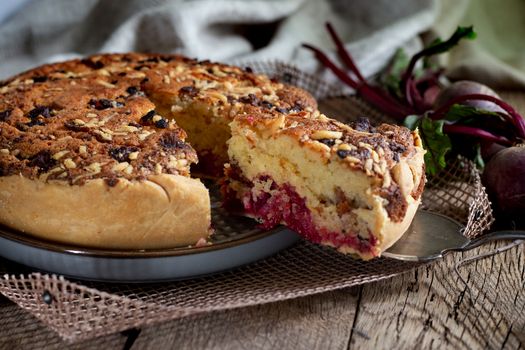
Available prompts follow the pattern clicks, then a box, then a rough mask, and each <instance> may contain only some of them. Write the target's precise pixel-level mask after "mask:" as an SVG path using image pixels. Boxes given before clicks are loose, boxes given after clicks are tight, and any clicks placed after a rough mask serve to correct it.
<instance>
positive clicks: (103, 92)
mask: <svg viewBox="0 0 525 350" xmlns="http://www.w3.org/2000/svg"><path fill="white" fill-rule="evenodd" d="M0 95H1V99H0V149H1V151H0V176H7V175H12V174H22V175H23V176H25V177H28V178H38V179H40V180H43V181H50V180H59V181H67V182H69V183H70V184H83V183H84V182H85V181H86V180H89V179H95V178H103V179H108V181H106V182H107V183H108V184H109V185H111V184H113V185H114V184H116V182H117V179H118V178H126V179H129V180H137V179H139V180H140V179H143V178H146V177H147V176H148V175H150V174H160V173H168V174H180V175H184V176H189V167H190V165H191V164H193V163H196V162H197V155H196V152H195V150H194V149H193V148H192V147H191V146H190V145H189V144H188V143H186V141H185V140H186V136H187V135H186V133H185V132H184V131H183V130H182V129H181V128H180V127H179V126H178V125H177V124H176V122H175V121H174V120H173V119H170V118H169V117H167V116H162V115H160V114H158V113H157V111H156V110H155V108H156V105H155V103H154V101H155V102H156V101H162V102H163V103H169V104H171V105H172V108H171V109H172V110H174V109H175V110H176V109H183V108H185V106H186V105H187V103H188V101H190V102H191V101H202V102H204V103H206V104H208V105H210V107H213V108H216V109H217V112H218V113H219V115H221V116H224V118H230V119H232V118H233V117H234V116H235V115H237V114H242V113H249V112H255V111H260V110H263V111H265V112H269V113H274V114H282V113H295V112H297V111H301V110H304V109H306V108H309V109H312V108H316V103H315V101H314V100H313V98H312V97H311V96H309V95H308V94H307V93H306V92H304V91H302V90H300V89H296V88H292V87H289V86H287V85H285V84H281V83H278V82H276V81H273V80H271V79H270V78H268V77H266V76H264V75H257V74H253V73H252V72H251V70H250V69H241V68H238V67H232V66H227V65H223V64H218V63H212V62H209V61H197V60H193V59H189V58H186V57H181V56H176V55H149V54H112V55H97V56H92V57H89V58H86V59H82V60H72V61H67V62H62V63H57V64H51V65H45V66H42V67H39V68H36V69H33V70H30V71H27V72H25V73H22V74H20V75H18V76H15V77H14V78H12V79H10V80H7V81H4V82H2V83H1V84H0Z"/></svg>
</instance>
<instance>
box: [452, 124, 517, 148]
mask: <svg viewBox="0 0 525 350" xmlns="http://www.w3.org/2000/svg"><path fill="white" fill-rule="evenodd" d="M443 131H444V132H445V133H447V134H459V135H468V136H473V137H476V138H479V139H482V140H485V141H490V142H495V143H499V144H501V145H506V146H512V142H511V141H510V140H509V139H507V138H506V137H503V136H498V135H494V134H493V133H491V132H488V131H486V130H483V129H480V128H473V127H470V126H464V125H457V124H453V125H450V124H445V125H443Z"/></svg>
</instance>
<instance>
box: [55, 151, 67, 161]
mask: <svg viewBox="0 0 525 350" xmlns="http://www.w3.org/2000/svg"><path fill="white" fill-rule="evenodd" d="M68 153H69V151H67V150H66V151H60V152H57V153H55V154H53V155H52V156H51V158H53V159H55V160H58V159H60V158H62V157H63V156H65V155H66V154H68Z"/></svg>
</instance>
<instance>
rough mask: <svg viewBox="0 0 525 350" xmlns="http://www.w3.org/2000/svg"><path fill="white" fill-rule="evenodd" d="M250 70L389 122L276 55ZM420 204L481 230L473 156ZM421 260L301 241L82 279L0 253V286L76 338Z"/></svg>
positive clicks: (318, 287) (259, 300) (344, 113)
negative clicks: (192, 267)
mask: <svg viewBox="0 0 525 350" xmlns="http://www.w3.org/2000/svg"><path fill="white" fill-rule="evenodd" d="M250 66H251V67H252V69H254V70H255V71H258V72H263V73H266V74H268V75H270V76H272V77H275V78H277V79H280V80H282V81H284V82H287V83H291V84H294V85H297V86H300V87H302V88H304V89H306V90H308V91H310V92H311V93H312V94H313V95H314V96H315V97H316V98H317V99H318V100H319V101H320V109H321V110H322V111H323V112H325V113H326V114H328V115H329V116H331V117H336V118H338V119H340V120H343V121H349V120H352V119H355V118H357V117H360V116H366V117H368V118H370V119H371V120H372V121H373V122H376V123H377V122H384V121H387V122H389V121H390V120H388V118H386V117H384V116H382V115H381V114H380V113H378V112H377V111H376V110H374V109H373V108H371V107H370V106H368V105H367V104H366V103H364V102H362V101H361V100H359V99H358V98H356V97H353V96H343V97H337V96H340V95H341V91H340V90H338V89H335V88H334V87H331V86H329V85H327V84H325V83H323V82H322V81H320V80H319V79H317V78H316V77H315V76H311V75H307V74H304V73H301V72H300V71H299V70H297V69H296V68H294V67H291V66H288V65H286V64H283V63H279V62H271V63H252V64H250ZM422 207H423V208H425V209H427V210H431V211H435V212H439V213H442V214H445V215H447V216H449V217H451V218H454V219H455V220H457V221H459V222H460V223H462V224H464V225H465V230H464V234H465V235H466V236H468V237H474V236H477V235H480V234H482V233H483V232H484V231H485V230H486V229H488V228H489V226H490V224H491V223H492V220H493V218H492V212H491V209H490V203H489V201H488V199H487V195H486V193H485V191H484V189H483V187H482V185H481V182H480V177H479V173H478V171H477V170H476V168H475V167H474V166H473V164H472V163H470V162H468V161H466V160H465V159H461V158H458V159H457V160H456V161H455V162H454V163H453V164H452V165H451V166H450V167H449V168H448V169H447V170H446V171H443V172H442V173H440V174H438V175H437V176H434V177H432V178H430V179H428V183H427V187H426V189H425V192H424V195H423V204H422ZM417 266H420V263H414V262H403V261H397V260H391V259H386V258H380V259H375V260H372V261H369V262H363V261H359V260H354V259H352V258H350V257H348V256H345V255H342V254H339V253H337V252H335V251H334V250H333V249H330V248H326V247H320V246H317V245H313V244H310V243H308V242H300V243H299V244H297V245H295V246H293V247H292V248H289V249H286V250H284V251H282V252H280V253H279V254H277V255H275V256H272V257H270V258H267V259H265V260H262V261H258V262H256V263H253V264H250V265H247V266H242V267H239V268H237V269H234V270H231V271H227V272H223V273H219V274H216V275H213V276H208V277H201V278H198V279H191V280H184V281H177V282H170V283H156V284H111V283H97V282H83V281H74V280H70V279H66V278H64V277H61V276H56V275H51V274H43V273H36V272H33V271H31V270H30V269H27V268H21V267H20V266H19V265H16V264H12V263H9V262H7V261H5V260H1V259H0V273H1V274H3V278H1V279H0V292H1V293H2V294H4V295H5V296H7V297H8V298H9V299H10V300H12V301H14V302H15V303H17V304H18V305H19V306H20V307H22V308H23V309H25V310H27V311H29V312H30V313H31V314H32V315H34V316H35V317H36V318H38V319H39V320H41V321H42V322H43V323H44V324H45V325H47V326H49V327H50V328H51V329H53V330H54V331H56V332H57V333H58V334H59V335H60V336H61V337H62V338H63V339H65V340H68V341H77V340H82V339H88V338H93V337H96V336H101V335H106V334H110V333H114V332H118V331H123V330H126V329H129V328H133V327H143V326H146V325H150V324H153V323H156V322H161V321H165V320H170V319H175V318H180V317H185V316H189V315H196V314H199V313H205V312H210V311H214V310H226V309H232V308H240V307H245V306H250V305H257V304H264V303H270V302H275V301H280V300H286V299H291V298H297V297H301V296H306V295H311V294H315V293H321V292H325V291H331V290H336V289H340V288H345V287H350V286H355V285H359V284H363V283H368V282H372V281H378V280H381V279H386V278H390V277H392V276H395V275H398V274H401V273H403V272H407V271H410V270H412V269H414V268H416V267H417Z"/></svg>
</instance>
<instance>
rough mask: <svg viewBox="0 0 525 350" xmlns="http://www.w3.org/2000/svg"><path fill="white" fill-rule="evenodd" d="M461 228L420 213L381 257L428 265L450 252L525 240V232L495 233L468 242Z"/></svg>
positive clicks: (439, 218)
mask: <svg viewBox="0 0 525 350" xmlns="http://www.w3.org/2000/svg"><path fill="white" fill-rule="evenodd" d="M462 231H463V226H462V225H461V224H460V223H458V222H457V221H455V220H453V219H451V218H449V217H447V216H445V215H441V214H437V213H433V212H429V211H424V210H419V211H418V212H417V213H416V215H415V217H414V220H413V221H412V224H411V225H410V227H409V228H408V230H407V232H405V234H404V235H403V237H401V239H399V240H398V241H397V242H396V243H395V244H394V245H393V246H391V247H390V248H388V249H387V250H386V251H385V252H383V254H382V256H384V257H387V258H392V259H398V260H407V261H431V260H435V259H439V258H442V257H443V256H444V255H445V254H447V253H449V252H463V251H467V250H469V249H472V248H476V247H479V246H480V245H482V244H485V243H488V242H492V241H496V240H507V239H512V240H525V231H494V232H490V233H487V234H484V235H482V236H479V237H476V238H473V239H469V238H468V237H465V236H464V235H463V234H462Z"/></svg>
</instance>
